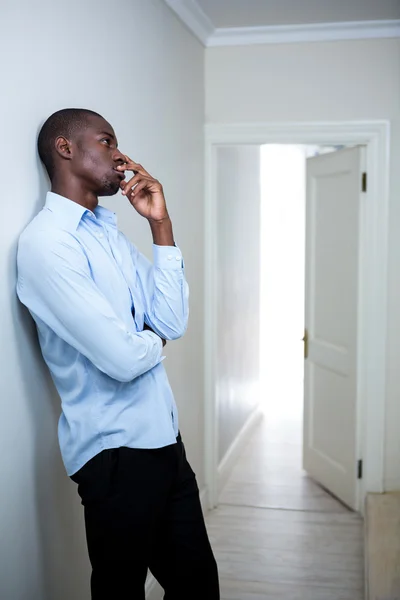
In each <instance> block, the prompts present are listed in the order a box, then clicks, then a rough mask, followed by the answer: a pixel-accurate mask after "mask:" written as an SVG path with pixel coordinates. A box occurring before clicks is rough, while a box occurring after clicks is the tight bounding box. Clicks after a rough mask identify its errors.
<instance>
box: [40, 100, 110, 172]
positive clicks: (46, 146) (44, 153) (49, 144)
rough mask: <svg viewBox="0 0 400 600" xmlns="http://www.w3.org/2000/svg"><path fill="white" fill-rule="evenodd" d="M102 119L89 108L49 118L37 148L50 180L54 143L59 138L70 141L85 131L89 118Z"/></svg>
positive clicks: (53, 167)
mask: <svg viewBox="0 0 400 600" xmlns="http://www.w3.org/2000/svg"><path fill="white" fill-rule="evenodd" d="M91 116H92V117H93V116H94V117H100V118H103V117H102V116H101V115H99V114H98V113H96V112H94V111H93V110H88V109H87V108H63V109H62V110H58V111H57V112H55V113H54V114H52V115H51V117H49V118H48V119H47V120H46V121H45V122H44V124H43V125H42V128H41V130H40V132H39V137H38V142H37V147H38V152H39V156H40V159H41V161H42V163H43V164H44V166H45V167H46V170H47V173H48V174H49V177H50V180H51V179H53V176H54V170H55V164H54V142H55V140H56V139H57V138H58V137H59V136H65V137H66V138H67V139H70V138H71V137H72V136H73V135H74V133H75V132H76V131H78V130H80V129H83V128H85V127H86V126H87V124H88V118H89V117H91Z"/></svg>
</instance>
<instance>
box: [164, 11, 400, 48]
mask: <svg viewBox="0 0 400 600" xmlns="http://www.w3.org/2000/svg"><path fill="white" fill-rule="evenodd" d="M164 1H165V3H166V4H167V5H168V6H169V7H170V8H171V9H172V10H173V11H174V12H175V13H176V14H177V15H178V17H179V18H180V19H181V21H182V22H183V23H184V24H185V25H186V26H187V27H188V28H189V29H190V31H191V32H192V33H194V35H195V36H196V37H197V38H198V39H199V40H200V41H201V42H202V44H203V45H204V46H248V45H253V44H290V43H299V42H328V41H336V40H338V41H339V40H365V39H373V38H398V37H400V20H386V21H349V22H343V23H314V24H310V25H273V26H265V27H229V28H223V29H220V28H218V29H216V28H215V27H214V25H213V23H212V22H211V21H210V19H209V17H208V16H207V15H206V14H205V12H204V11H203V10H202V8H200V6H199V5H198V4H197V2H196V0H164Z"/></svg>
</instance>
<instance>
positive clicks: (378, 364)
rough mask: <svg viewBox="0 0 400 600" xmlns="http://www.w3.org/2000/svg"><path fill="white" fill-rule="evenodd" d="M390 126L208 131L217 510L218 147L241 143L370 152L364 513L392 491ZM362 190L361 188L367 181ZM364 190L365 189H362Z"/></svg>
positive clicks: (363, 323) (361, 347)
mask: <svg viewBox="0 0 400 600" xmlns="http://www.w3.org/2000/svg"><path fill="white" fill-rule="evenodd" d="M389 140H390V122H389V121H383V120H382V121H381V120H380V121H376V120H374V121H334V122H303V123H302V122H300V123H298V122H284V123H268V122H266V123H239V124H229V123H227V124H212V123H211V124H208V125H206V126H205V181H206V189H205V238H204V241H205V294H204V319H205V321H204V322H205V344H204V366H205V372H204V376H205V381H204V409H205V414H204V419H205V431H204V433H205V436H204V441H205V456H204V458H205V483H206V490H207V496H208V506H209V508H214V507H216V506H217V504H218V427H217V417H218V413H217V404H216V359H217V352H216V335H215V332H216V331H217V316H216V315H217V310H216V309H217V295H216V292H217V285H216V283H217V268H216V259H217V252H216V249H217V233H218V232H217V226H216V224H217V221H216V214H217V210H216V193H217V192H216V186H217V177H216V176H217V173H216V157H217V148H218V146H232V145H234V146H236V145H241V144H253V145H263V144H310V145H365V146H366V147H367V152H366V154H367V158H366V161H367V173H368V190H367V194H366V197H365V201H364V202H363V201H361V206H360V215H361V216H360V270H359V307H358V321H359V322H358V382H357V390H358V391H357V449H358V456H359V458H360V459H362V460H363V478H362V479H361V480H360V481H359V485H358V502H357V504H358V510H359V512H361V513H363V509H364V500H365V496H366V494H367V493H369V492H377V493H381V492H383V491H384V442H385V398H386V330H387V269H388V214H389V159H390V156H389V153H390V150H389ZM360 183H361V182H360ZM360 190H361V187H360Z"/></svg>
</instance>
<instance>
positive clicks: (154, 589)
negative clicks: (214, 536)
mask: <svg viewBox="0 0 400 600" xmlns="http://www.w3.org/2000/svg"><path fill="white" fill-rule="evenodd" d="M200 502H201V507H202V509H203V512H204V514H205V513H206V512H207V511H208V510H209V500H208V489H207V487H206V486H204V487H203V488H202V489H201V490H200ZM162 594H163V591H162V588H161V586H160V585H159V583H158V581H157V580H156V579H155V577H154V576H153V575H152V574H151V573H149V574H148V576H147V580H146V600H161V598H162V597H163V596H162Z"/></svg>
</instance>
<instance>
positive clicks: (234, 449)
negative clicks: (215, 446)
mask: <svg viewBox="0 0 400 600" xmlns="http://www.w3.org/2000/svg"><path fill="white" fill-rule="evenodd" d="M262 418H263V413H262V412H261V410H260V408H259V407H257V408H256V409H255V410H254V411H253V412H252V413H251V415H250V416H249V417H248V419H247V421H246V422H245V424H244V425H243V427H242V429H241V430H240V431H239V433H238V435H237V436H236V438H235V439H234V440H233V442H232V444H231V445H230V446H229V449H228V451H227V453H226V454H225V456H224V458H223V459H222V461H221V462H220V464H219V466H218V495H219V494H220V493H221V492H222V490H223V488H224V487H225V485H226V483H227V481H228V479H229V475H230V474H231V472H232V469H233V467H234V466H235V464H236V462H237V460H238V458H239V456H240V454H241V452H242V450H243V448H244V446H245V445H246V444H247V442H248V441H249V439H250V438H251V435H252V433H253V431H254V429H255V428H256V427H257V425H258V424H259V423H260V421H261V420H262Z"/></svg>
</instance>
